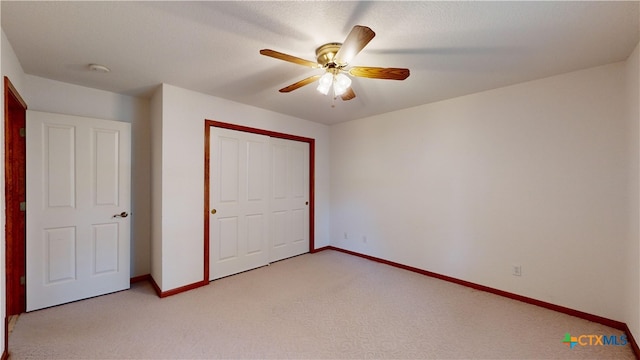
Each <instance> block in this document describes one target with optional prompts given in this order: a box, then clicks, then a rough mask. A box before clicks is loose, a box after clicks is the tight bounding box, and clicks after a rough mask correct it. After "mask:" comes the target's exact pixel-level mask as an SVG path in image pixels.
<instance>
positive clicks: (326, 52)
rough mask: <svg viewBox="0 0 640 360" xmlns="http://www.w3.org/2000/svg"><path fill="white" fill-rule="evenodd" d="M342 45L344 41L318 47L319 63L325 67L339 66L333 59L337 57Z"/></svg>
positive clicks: (317, 56) (317, 57)
mask: <svg viewBox="0 0 640 360" xmlns="http://www.w3.org/2000/svg"><path fill="white" fill-rule="evenodd" d="M341 46H342V43H328V44H324V45H322V46H320V47H319V48H317V49H316V59H317V61H318V64H320V65H322V67H323V68H335V67H339V66H340V65H339V64H336V63H334V62H333V59H334V58H335V56H336V53H337V52H338V50H340V47H341ZM343 65H344V64H343Z"/></svg>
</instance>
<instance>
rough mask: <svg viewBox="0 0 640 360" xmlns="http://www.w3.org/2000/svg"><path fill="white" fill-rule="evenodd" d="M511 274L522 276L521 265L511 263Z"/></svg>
mask: <svg viewBox="0 0 640 360" xmlns="http://www.w3.org/2000/svg"><path fill="white" fill-rule="evenodd" d="M511 274H512V275H513V276H522V266H521V265H513V266H512V267H511Z"/></svg>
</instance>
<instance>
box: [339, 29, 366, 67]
mask: <svg viewBox="0 0 640 360" xmlns="http://www.w3.org/2000/svg"><path fill="white" fill-rule="evenodd" d="M374 36H376V33H374V32H373V30H371V29H369V28H368V27H366V26H361V25H356V26H354V27H353V29H351V32H350V33H349V35H347V38H346V39H345V40H344V42H343V43H342V46H341V47H340V50H338V52H337V53H336V56H335V63H336V64H340V65H346V64H348V63H349V62H351V60H353V58H354V57H355V56H356V55H358V53H359V52H360V51H361V50H362V49H364V47H365V46H367V44H368V43H369V41H371V39H373V37H374Z"/></svg>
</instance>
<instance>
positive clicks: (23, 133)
mask: <svg viewBox="0 0 640 360" xmlns="http://www.w3.org/2000/svg"><path fill="white" fill-rule="evenodd" d="M25 134H26V132H25V130H24V128H20V137H25Z"/></svg>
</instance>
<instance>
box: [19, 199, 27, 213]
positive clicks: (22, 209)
mask: <svg viewBox="0 0 640 360" xmlns="http://www.w3.org/2000/svg"><path fill="white" fill-rule="evenodd" d="M20 211H27V202H26V201H23V202H21V203H20Z"/></svg>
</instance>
